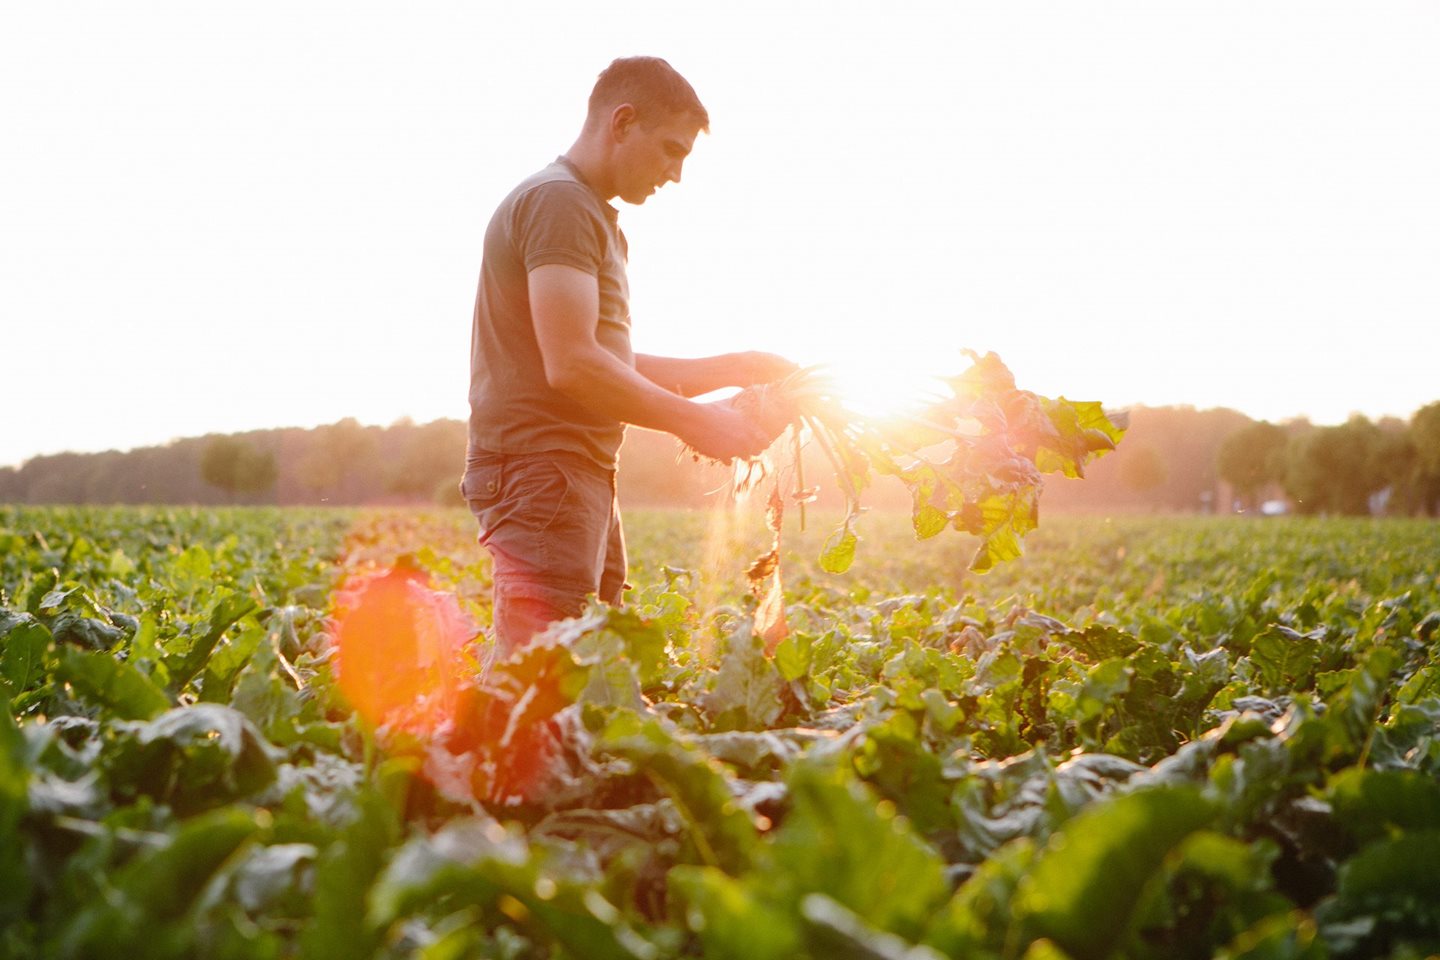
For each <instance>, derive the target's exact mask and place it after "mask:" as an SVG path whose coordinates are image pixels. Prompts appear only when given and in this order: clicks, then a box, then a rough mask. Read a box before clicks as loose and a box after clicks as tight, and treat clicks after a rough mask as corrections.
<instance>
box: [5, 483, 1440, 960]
mask: <svg viewBox="0 0 1440 960" xmlns="http://www.w3.org/2000/svg"><path fill="white" fill-rule="evenodd" d="M637 519H639V518H637ZM868 522H869V523H870V524H871V528H870V529H869V530H868V531H867V539H868V540H869V542H870V545H871V546H872V547H874V550H875V552H874V553H873V554H872V555H873V556H875V557H877V558H879V557H892V556H898V555H899V553H900V551H899V549H898V546H899V545H901V544H903V543H904V542H905V541H903V540H900V539H896V540H893V541H892V540H888V539H887V535H886V533H885V527H886V524H885V518H883V517H879V516H877V517H872V518H870V519H869V521H868ZM469 523H470V521H469V519H468V517H465V516H463V515H461V514H459V513H458V512H457V514H455V515H443V516H442V515H433V516H417V515H405V514H396V513H379V514H367V515H350V514H341V513H281V512H261V511H241V510H232V511H222V512H210V513H199V512H185V511H123V510H117V511H98V510H38V509H12V508H0V547H3V549H0V590H3V595H0V607H3V612H0V696H3V697H4V698H5V699H6V701H7V703H8V707H9V709H8V710H6V711H5V712H4V716H3V717H0V890H3V891H4V896H3V899H0V953H4V954H6V955H8V956H14V957H22V958H26V957H62V958H63V957H76V958H78V957H135V956H145V957H162V958H163V957H246V958H251V957H262V958H263V957H299V956H303V957H377V958H392V957H394V958H398V957H424V958H431V960H434V958H442V957H443V958H452V957H509V958H540V957H587V958H588V957H601V958H610V957H614V958H652V960H659V958H674V957H698V956H705V957H722V958H723V957H735V958H740V957H744V958H747V960H749V958H761V960H764V958H792V957H801V958H803V957H815V958H830V957H854V958H862V957H863V958H874V957H881V958H886V957H905V958H909V960H924V958H936V957H981V958H1028V960H1041V958H1046V960H1057V958H1058V960H1063V958H1067V957H1068V958H1073V960H1087V958H1096V960H1098V958H1107V957H1147V958H1148V957H1154V958H1161V957H1165V958H1171V957H1181V958H1185V957H1197V958H1198V957H1227V958H1239V957H1251V958H1261V957H1266V958H1271V957H1289V958H1312V957H1313V958H1318V957H1376V956H1383V957H1393V958H1397V960H1398V958H1402V957H1423V956H1426V955H1428V954H1429V953H1433V952H1434V951H1435V950H1436V949H1437V946H1440V909H1437V907H1436V899H1435V897H1434V890H1436V889H1440V876H1437V875H1436V864H1437V863H1440V782H1437V777H1440V673H1437V670H1440V666H1437V661H1436V647H1437V643H1440V636H1437V633H1440V582H1437V578H1436V576H1435V572H1434V568H1433V563H1432V558H1433V557H1434V556H1436V555H1437V552H1440V533H1437V531H1436V529H1435V528H1434V527H1433V525H1418V524H1413V525H1409V524H1395V525H1372V524H1339V523H1311V522H1302V523H1293V524H1290V523H1285V524H1281V525H1279V526H1273V525H1270V524H1268V523H1258V524H1257V523H1252V524H1248V525H1236V524H1228V525H1227V524H1222V523H1219V522H1211V523H1208V524H1205V523H1197V522H1191V523H1165V522H1157V521H1146V522H1144V523H1131V524H1118V523H1117V524H1109V523H1105V524H1102V523H1098V522H1097V523H1094V524H1078V523H1072V522H1070V521H1062V522H1058V523H1053V524H1051V523H1047V525H1046V530H1045V531H1041V532H1040V533H1039V534H1037V535H1036V538H1035V539H1037V540H1038V544H1036V543H1032V547H1031V549H1030V550H1029V551H1028V552H1027V556H1026V558H1024V560H1022V561H1020V562H1019V563H1015V564H1008V565H1006V566H1005V567H1004V568H1002V569H1000V570H997V571H996V572H995V573H993V574H991V575H989V577H987V578H986V579H984V580H981V581H978V582H976V584H975V586H974V588H973V590H972V591H971V592H970V593H966V594H962V593H957V592H955V591H950V590H921V591H917V592H915V593H912V594H906V595H899V596H885V595H883V594H876V593H874V592H872V591H869V590H867V589H866V587H865V586H864V582H863V581H856V580H855V579H854V576H855V575H854V574H853V573H852V574H851V575H850V576H851V578H852V579H851V580H850V581H848V582H849V584H850V585H849V586H848V587H847V588H846V589H844V590H840V589H837V588H836V587H835V586H834V585H833V584H832V582H831V581H829V580H827V579H825V578H826V577H827V576H828V575H825V574H817V576H816V578H815V579H813V580H812V579H808V578H806V577H804V576H798V577H795V578H792V580H793V585H792V589H791V591H790V593H789V594H788V596H787V610H786V612H787V615H788V618H789V621H790V623H791V627H792V629H791V630H790V632H789V634H788V636H786V637H785V638H784V639H783V640H781V641H780V642H779V643H778V644H777V645H776V646H775V648H774V650H773V654H772V655H770V656H767V655H766V653H765V650H764V643H763V641H762V640H761V638H759V637H757V636H756V635H755V632H754V630H753V626H752V624H753V602H751V601H748V600H747V599H746V598H744V597H740V598H733V599H730V600H729V601H728V602H726V603H724V604H722V605H721V606H720V607H716V608H712V609H701V608H699V607H698V606H697V605H696V602H695V594H694V593H693V591H692V590H691V588H690V586H688V584H689V582H690V580H691V577H692V575H691V574H689V573H687V572H686V571H684V570H680V569H676V568H674V567H666V566H664V565H663V564H662V563H661V562H660V561H661V560H662V559H668V558H669V556H670V555H671V551H674V552H676V553H678V552H679V551H680V550H681V547H682V541H681V540H678V539H677V540H673V541H666V540H663V536H662V535H672V536H673V535H674V533H673V532H674V529H675V527H676V523H675V520H674V518H673V517H661V518H656V519H655V522H654V523H653V525H651V526H649V527H648V528H647V526H646V524H645V523H644V522H639V523H632V529H631V533H632V537H631V540H632V544H633V545H634V546H635V547H636V551H637V554H640V555H642V556H643V555H647V554H648V555H650V556H652V558H653V559H649V560H642V561H641V562H640V564H639V566H640V568H641V569H643V570H647V571H648V570H655V571H656V573H655V574H654V575H653V576H650V575H647V576H646V577H645V578H643V582H642V586H641V588H640V589H639V590H638V591H637V592H636V595H635V598H634V602H633V603H631V604H630V605H628V606H626V607H625V608H622V609H618V610H610V609H600V608H597V609H594V610H592V611H591V612H590V613H589V614H587V615H586V616H585V617H583V618H582V619H579V620H576V621H572V622H569V623H567V624H564V625H561V626H559V627H557V628H556V629H555V630H553V631H552V632H551V633H550V634H548V635H547V636H546V637H544V638H543V639H542V640H541V641H540V642H539V643H537V644H536V645H535V646H533V647H531V648H529V649H527V650H525V651H523V652H521V653H520V654H518V655H516V656H515V657H513V658H512V659H510V660H508V661H501V662H497V663H494V664H490V665H489V666H488V668H487V666H486V665H485V663H486V656H485V654H486V651H485V649H484V648H483V645H482V646H478V647H477V646H476V645H475V644H474V643H472V642H471V641H470V638H469V636H468V635H467V636H464V637H462V638H461V642H458V643H457V642H455V636H456V634H455V630H456V629H457V628H456V626H455V625H456V624H457V623H458V622H460V621H461V620H463V617H464V616H473V617H477V618H478V619H480V620H481V621H483V619H484V615H485V607H484V603H483V598H484V596H485V595H486V593H487V591H488V586H489V584H488V568H487V566H486V564H485V563H484V562H483V561H481V560H479V559H478V558H477V557H476V550H475V547H474V544H473V540H472V536H473V533H472V531H471V530H470V528H469ZM1052 530H1053V531H1054V534H1053V536H1052V537H1050V538H1048V539H1047V537H1046V536H1045V534H1046V533H1047V532H1050V531H1052ZM906 537H907V539H910V538H912V537H913V533H912V532H911V531H908V530H907V531H906ZM647 542H648V543H649V544H650V545H649V546H647V545H646V544H647ZM405 554H408V555H409V556H408V559H405V560H404V561H403V562H398V561H399V560H400V558H401V556H402V555H405ZM880 565H881V564H880V563H879V562H878V560H877V562H876V566H880ZM937 572H938V571H937ZM1160 574H1163V576H1162V575H1160ZM997 578H1004V579H997ZM988 584H996V585H997V590H998V591H999V592H996V593H993V594H989V595H986V594H983V593H978V592H976V591H979V590H982V589H988V587H987V585H988ZM346 636H349V637H352V638H353V637H362V638H369V639H368V640H367V641H366V642H367V643H370V644H375V645H383V647H382V649H383V650H384V651H388V652H390V653H391V654H393V656H392V657H390V658H389V660H388V661H387V660H386V659H385V658H384V657H378V658H377V657H374V656H371V655H372V654H374V653H375V650H373V649H371V650H369V651H368V652H367V653H361V654H353V655H352V652H351V651H348V650H347V649H346V648H345V646H344V645H338V646H337V644H338V643H339V641H340V639H341V638H343V637H346ZM378 638H390V639H388V640H384V639H378ZM706 638H708V639H709V640H710V641H712V642H713V645H714V651H715V652H714V654H713V655H712V656H702V654H701V650H702V649H704V648H705V646H706V644H703V643H701V640H702V639H706ZM348 642H349V641H345V643H348ZM387 662H388V663H389V664H390V667H391V668H390V669H388V670H387V669H382V668H383V667H384V666H385V665H386V663H387ZM337 673H338V676H337ZM427 677H430V678H437V679H434V680H426V679H425V678H427Z"/></svg>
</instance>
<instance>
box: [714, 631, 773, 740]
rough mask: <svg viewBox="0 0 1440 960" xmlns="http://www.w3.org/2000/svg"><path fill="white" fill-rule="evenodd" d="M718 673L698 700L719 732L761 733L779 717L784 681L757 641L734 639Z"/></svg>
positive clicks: (742, 637)
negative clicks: (752, 731) (750, 731)
mask: <svg viewBox="0 0 1440 960" xmlns="http://www.w3.org/2000/svg"><path fill="white" fill-rule="evenodd" d="M729 647H730V648H729V649H728V650H727V651H726V653H725V657H724V659H722V660H721V661H720V672H719V673H717V674H716V675H715V682H714V685H713V686H712V687H711V689H710V690H709V691H708V692H707V693H705V694H704V695H703V696H702V697H701V698H700V703H701V705H702V706H703V707H704V708H705V710H706V712H708V713H709V714H710V716H711V717H712V718H713V721H712V724H713V726H714V727H715V728H716V729H719V730H734V729H741V730H762V729H764V728H766V727H769V726H770V725H771V724H773V723H774V722H775V721H776V720H777V719H779V717H780V712H781V710H782V709H784V705H783V703H782V702H781V699H780V696H781V692H782V691H783V690H784V689H785V681H784V680H783V679H782V677H781V676H780V674H779V673H778V672H777V670H776V668H775V664H774V663H772V662H771V661H770V659H769V658H768V657H766V656H765V653H764V650H763V649H762V648H761V645H760V643H759V641H758V638H753V637H746V636H742V635H738V634H737V635H736V636H733V637H732V638H731V640H730V645H729Z"/></svg>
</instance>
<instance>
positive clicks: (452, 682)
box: [332, 565, 475, 736]
mask: <svg viewBox="0 0 1440 960" xmlns="http://www.w3.org/2000/svg"><path fill="white" fill-rule="evenodd" d="M334 606H335V612H334V620H335V626H334V630H333V633H332V637H333V642H334V646H335V660H334V666H335V673H336V682H337V684H338V685H339V687H340V691H341V693H343V694H344V695H345V698H346V700H348V701H349V703H350V705H351V706H352V707H354V708H355V710H356V712H358V713H359V714H360V716H361V717H362V718H364V720H365V721H366V722H367V723H368V724H369V725H370V726H372V727H375V728H379V727H388V728H390V729H392V730H397V731H400V730H403V731H405V732H408V733H410V734H412V735H415V736H428V735H433V734H434V733H435V731H436V730H438V729H439V728H440V726H441V725H442V724H444V723H445V722H446V721H450V720H452V719H453V718H454V717H455V714H456V711H457V710H458V709H459V704H460V700H461V691H462V689H463V688H464V687H465V686H466V684H465V682H464V681H465V679H466V678H467V677H468V676H469V675H470V674H471V673H472V672H473V670H471V668H470V667H469V666H468V664H469V657H468V656H467V654H466V648H467V646H468V644H469V641H470V638H471V637H472V636H474V634H475V630H474V628H473V626H472V625H471V623H470V620H469V618H468V617H466V616H465V614H464V612H462V611H461V609H460V603H459V601H458V600H457V599H456V598H455V596H454V595H453V594H448V593H443V592H441V591H437V590H432V589H430V587H429V584H428V583H427V581H426V577H425V575H424V573H423V572H422V571H420V570H417V569H414V568H410V567H406V566H403V565H399V566H397V567H396V568H395V569H393V570H389V571H386V572H384V573H380V574H372V575H368V576H361V577H356V578H353V579H351V580H349V581H347V582H346V583H345V585H344V586H343V587H342V588H341V589H340V590H339V591H337V593H336V595H335V599H334Z"/></svg>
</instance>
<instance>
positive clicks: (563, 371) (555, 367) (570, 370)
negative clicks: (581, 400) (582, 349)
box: [545, 357, 589, 396]
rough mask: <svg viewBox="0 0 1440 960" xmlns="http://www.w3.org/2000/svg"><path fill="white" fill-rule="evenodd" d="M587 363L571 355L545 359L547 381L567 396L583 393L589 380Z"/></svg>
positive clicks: (551, 386) (552, 387)
mask: <svg viewBox="0 0 1440 960" xmlns="http://www.w3.org/2000/svg"><path fill="white" fill-rule="evenodd" d="M587 373H588V371H587V370H586V367H585V364H584V363H582V362H580V361H578V360H576V359H574V358H570V357H558V358H556V359H553V360H551V359H549V358H547V359H546V360H545V382H546V383H548V384H549V385H550V389H552V390H556V391H558V392H560V393H563V394H565V395H566V396H579V395H583V394H584V393H585V392H586V390H585V387H586V384H587V383H588V382H589V378H588V376H587Z"/></svg>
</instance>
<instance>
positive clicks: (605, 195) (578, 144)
mask: <svg viewBox="0 0 1440 960" xmlns="http://www.w3.org/2000/svg"><path fill="white" fill-rule="evenodd" d="M564 156H565V159H566V160H569V161H570V163H571V165H572V166H574V167H575V169H576V170H577V171H579V173H580V177H581V179H583V180H584V181H585V183H586V185H588V186H589V187H590V189H591V190H594V191H595V192H596V193H597V194H599V195H600V198H601V199H602V200H604V201H606V202H607V203H608V202H609V201H611V200H613V199H615V197H616V196H617V195H618V194H617V192H616V190H615V188H614V186H613V185H612V184H611V183H610V178H609V176H608V175H607V174H606V170H607V169H608V168H609V164H608V163H607V162H606V158H605V153H604V150H603V149H602V147H601V146H600V145H599V144H596V143H593V142H592V141H591V140H589V139H588V138H587V137H586V136H585V135H584V134H581V135H580V138H579V139H578V140H576V141H575V143H574V145H572V146H571V147H570V149H569V150H566V151H565V154H564Z"/></svg>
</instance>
